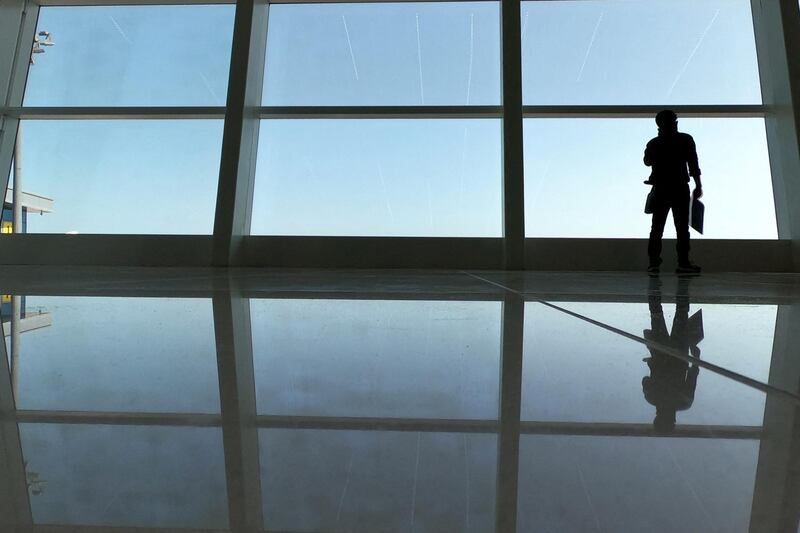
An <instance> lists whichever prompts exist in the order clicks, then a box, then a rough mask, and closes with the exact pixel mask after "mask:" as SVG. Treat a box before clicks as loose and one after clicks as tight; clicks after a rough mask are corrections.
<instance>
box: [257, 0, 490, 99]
mask: <svg viewBox="0 0 800 533" xmlns="http://www.w3.org/2000/svg"><path fill="white" fill-rule="evenodd" d="M264 102H265V105H435V104H439V105H442V104H448V105H466V104H499V103H500V22H499V4H498V2H480V3H478V2H466V3H463V2H462V3H456V2H453V3H449V2H448V3H442V4H417V3H413V4H412V3H394V4H333V5H324V4H309V5H274V6H271V7H270V15H269V33H268V41H267V66H266V74H265V85H264Z"/></svg>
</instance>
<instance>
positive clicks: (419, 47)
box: [416, 13, 425, 104]
mask: <svg viewBox="0 0 800 533" xmlns="http://www.w3.org/2000/svg"><path fill="white" fill-rule="evenodd" d="M416 19H417V63H418V64H419V99H420V101H421V102H422V104H424V103H425V87H423V85H422V43H421V41H420V37H419V13H417V14H416Z"/></svg>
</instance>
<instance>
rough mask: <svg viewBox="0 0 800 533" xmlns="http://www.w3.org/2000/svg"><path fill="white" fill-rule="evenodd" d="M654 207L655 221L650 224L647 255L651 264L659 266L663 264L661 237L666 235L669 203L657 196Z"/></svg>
mask: <svg viewBox="0 0 800 533" xmlns="http://www.w3.org/2000/svg"><path fill="white" fill-rule="evenodd" d="M654 203H655V206H654V207H653V222H652V225H651V226H650V240H649V241H648V242H647V255H648V257H649V258H650V266H651V267H653V266H655V267H657V266H658V265H660V264H661V237H662V236H663V235H664V225H665V224H666V223H667V215H668V214H669V203H668V202H664V201H661V200H659V199H658V198H656V201H655V202H654Z"/></svg>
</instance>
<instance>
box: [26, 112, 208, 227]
mask: <svg viewBox="0 0 800 533" xmlns="http://www.w3.org/2000/svg"><path fill="white" fill-rule="evenodd" d="M22 135H23V142H22V154H23V157H22V159H23V161H22V168H23V169H24V172H23V174H24V182H23V184H22V190H23V192H25V193H28V196H29V197H27V200H26V197H23V201H30V202H31V203H30V205H31V209H30V210H29V211H28V213H27V220H26V224H27V231H28V232H30V233H65V232H78V233H129V234H150V233H156V234H157V233H162V234H210V233H211V231H212V228H213V225H214V209H215V205H216V193H217V179H218V176H219V160H220V150H221V146H222V121H221V120H41V121H40V120H33V121H26V122H25V123H24V124H23V130H22ZM23 207H25V206H24V205H23Z"/></svg>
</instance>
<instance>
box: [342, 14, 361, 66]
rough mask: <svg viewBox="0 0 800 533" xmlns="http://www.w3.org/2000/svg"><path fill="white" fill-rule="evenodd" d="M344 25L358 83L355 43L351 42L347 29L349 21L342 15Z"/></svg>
mask: <svg viewBox="0 0 800 533" xmlns="http://www.w3.org/2000/svg"><path fill="white" fill-rule="evenodd" d="M342 24H343V25H344V36H345V38H346V39H347V49H348V50H349V51H350V61H352V62H353V74H355V77H356V81H358V67H357V66H356V56H355V54H353V43H352V42H350V31H349V30H348V29H347V19H346V18H345V17H344V15H342Z"/></svg>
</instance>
